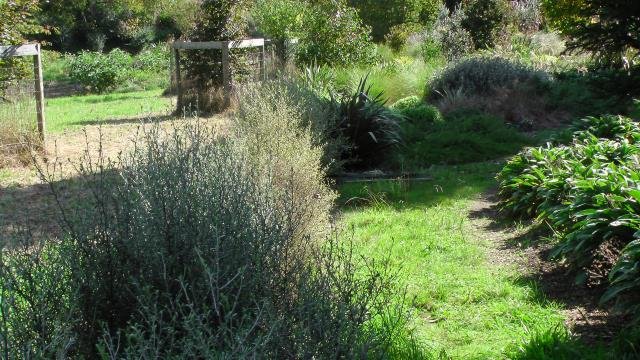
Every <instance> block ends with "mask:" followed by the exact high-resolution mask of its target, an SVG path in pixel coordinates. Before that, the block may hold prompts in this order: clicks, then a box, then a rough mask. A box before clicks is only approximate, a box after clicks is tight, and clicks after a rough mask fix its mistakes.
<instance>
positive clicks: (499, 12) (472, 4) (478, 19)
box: [462, 0, 509, 49]
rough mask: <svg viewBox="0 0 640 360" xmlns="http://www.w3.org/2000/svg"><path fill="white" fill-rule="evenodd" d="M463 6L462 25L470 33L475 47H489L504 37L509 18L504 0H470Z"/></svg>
mask: <svg viewBox="0 0 640 360" xmlns="http://www.w3.org/2000/svg"><path fill="white" fill-rule="evenodd" d="M463 6H464V18H463V19H462V27H463V28H465V29H466V30H467V31H468V32H469V33H470V34H471V37H472V39H473V44H474V45H475V47H476V49H485V48H491V47H493V46H494V45H496V44H497V43H498V42H499V41H500V39H501V38H504V32H505V31H506V27H507V24H508V20H509V18H508V17H509V4H508V3H507V1H506V0H470V1H468V2H465V3H464V5H463Z"/></svg>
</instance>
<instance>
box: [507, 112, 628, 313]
mask: <svg viewBox="0 0 640 360" xmlns="http://www.w3.org/2000/svg"><path fill="white" fill-rule="evenodd" d="M572 129H573V131H574V132H575V133H574V141H573V143H572V144H571V145H570V146H562V147H547V148H544V149H530V150H527V151H526V152H523V153H521V154H519V155H517V156H516V157H514V158H513V159H512V160H511V161H510V162H509V163H508V164H507V165H506V166H505V168H504V169H503V170H502V172H501V173H500V174H499V175H498V179H499V180H500V191H499V196H500V198H501V201H500V206H501V208H502V209H503V210H504V211H505V212H507V213H509V214H510V215H512V216H516V217H537V218H538V219H539V220H545V221H547V222H548V223H549V224H550V225H551V227H552V229H553V231H554V233H555V234H556V237H557V239H558V242H557V245H556V246H555V247H554V249H553V252H552V256H553V257H554V258H557V259H563V260H565V261H567V263H568V264H570V265H571V266H572V267H573V268H574V269H576V270H578V274H577V281H581V282H584V281H586V280H590V278H596V279H597V278H598V277H599V276H600V277H605V278H606V276H607V275H608V276H609V279H610V285H611V286H610V288H609V290H608V291H607V292H606V293H605V294H604V295H603V298H602V301H603V302H607V301H610V300H613V299H620V296H621V295H627V297H626V298H623V299H622V300H623V301H621V302H622V303H626V304H629V307H627V309H626V310H628V311H631V312H635V313H636V315H637V314H638V310H640V307H639V306H637V298H635V297H632V296H631V297H629V296H628V295H629V294H630V291H633V289H637V286H638V284H639V282H638V278H637V276H638V273H637V259H638V257H637V240H636V239H637V234H638V233H639V231H640V192H638V190H637V189H638V188H640V172H639V171H638V170H639V169H640V161H639V159H640V158H639V156H640V147H639V146H638V145H637V138H638V135H639V133H638V125H637V124H636V123H635V122H633V121H632V120H631V119H628V118H624V117H619V116H603V117H601V118H593V117H592V118H587V119H584V120H582V121H580V122H577V123H576V124H575V125H574V126H573V128H572ZM634 267H635V268H634ZM624 300H626V301H624Z"/></svg>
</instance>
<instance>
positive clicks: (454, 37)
mask: <svg viewBox="0 0 640 360" xmlns="http://www.w3.org/2000/svg"><path fill="white" fill-rule="evenodd" d="M464 19H465V13H464V10H463V9H462V8H455V9H454V10H449V9H448V8H447V7H444V6H443V7H442V8H441V9H440V13H439V15H438V19H437V21H436V23H435V24H434V26H433V29H431V31H428V32H427V33H426V36H425V42H424V44H423V47H424V49H425V50H426V51H425V60H427V61H428V60H429V59H431V58H432V57H433V56H434V55H436V54H437V53H436V52H434V51H433V49H436V48H439V49H440V51H441V52H442V55H444V56H445V58H447V60H450V61H453V60H458V59H460V58H462V57H464V56H466V55H467V54H469V53H471V52H473V50H474V49H475V46H474V44H473V38H472V36H471V33H470V32H469V31H468V30H467V29H465V28H464V26H463V25H462V22H463V20H464Z"/></svg>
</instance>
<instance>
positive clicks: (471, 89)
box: [430, 56, 550, 99]
mask: <svg viewBox="0 0 640 360" xmlns="http://www.w3.org/2000/svg"><path fill="white" fill-rule="evenodd" d="M549 80H550V76H549V75H547V74H546V73H544V72H542V71H538V70H535V69H532V68H530V67H528V66H525V65H522V64H520V63H517V62H513V61H510V60H507V59H503V58H500V57H484V56H478V57H472V58H468V59H464V60H462V61H459V62H456V63H453V64H451V65H449V66H447V67H446V68H445V69H444V70H443V71H442V72H441V73H439V74H438V75H436V77H435V78H434V79H433V80H432V82H431V85H430V89H431V94H430V98H432V99H437V98H438V97H439V96H441V95H442V94H443V93H445V92H457V91H461V92H463V93H465V94H467V95H471V94H477V95H489V94H492V93H493V92H494V91H495V90H498V89H505V88H513V87H514V86H516V85H525V84H529V85H532V86H538V85H543V84H544V83H546V82H548V81H549Z"/></svg>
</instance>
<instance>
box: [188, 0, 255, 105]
mask: <svg viewBox="0 0 640 360" xmlns="http://www.w3.org/2000/svg"><path fill="white" fill-rule="evenodd" d="M244 5H245V2H244V1H242V0H207V1H201V2H200V9H199V16H198V18H197V20H196V22H195V24H193V25H192V28H191V29H190V31H189V32H188V33H187V34H186V37H187V38H188V39H189V40H191V41H211V40H220V41H225V40H238V39H242V38H244V37H245V36H246V33H247V30H248V23H247V17H246V16H243V15H244V12H245V6H244ZM245 53H246V49H231V50H230V59H229V61H230V67H231V76H234V75H238V74H240V73H242V71H243V70H244V69H246V68H247V60H246V57H245V56H243V55H244V54H245ZM185 55H187V56H184V57H183V58H182V64H183V70H184V74H183V76H184V79H188V80H189V82H186V81H185V84H184V86H183V91H184V95H183V97H182V100H183V103H182V104H178V107H179V109H178V111H182V110H183V109H184V108H187V107H191V106H192V107H197V109H198V111H201V112H203V113H211V112H218V111H221V110H224V109H225V108H226V107H227V106H228V105H229V104H227V103H226V101H225V99H224V97H223V96H222V88H223V76H222V52H221V51H190V52H188V53H187V54H185ZM187 85H188V86H187ZM185 87H186V88H185Z"/></svg>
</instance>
